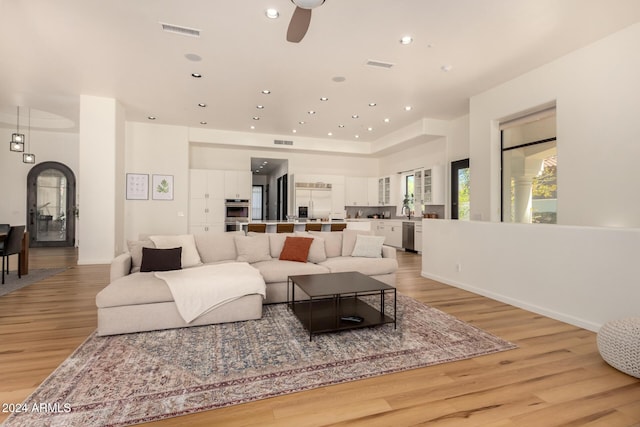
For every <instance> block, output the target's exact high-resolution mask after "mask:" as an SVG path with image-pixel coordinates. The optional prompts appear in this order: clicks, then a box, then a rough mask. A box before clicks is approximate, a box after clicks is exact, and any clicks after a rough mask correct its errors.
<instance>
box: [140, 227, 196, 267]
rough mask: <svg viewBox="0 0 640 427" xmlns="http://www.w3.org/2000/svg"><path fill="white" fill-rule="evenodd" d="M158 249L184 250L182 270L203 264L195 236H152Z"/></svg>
mask: <svg viewBox="0 0 640 427" xmlns="http://www.w3.org/2000/svg"><path fill="white" fill-rule="evenodd" d="M149 238H150V239H151V240H152V241H153V243H154V244H155V245H156V248H158V249H171V248H178V247H181V248H182V268H186V267H193V266H194V265H199V264H202V260H201V259H200V254H199V253H198V249H196V241H195V239H194V238H193V234H181V235H175V236H174V235H168V236H150V237H149Z"/></svg>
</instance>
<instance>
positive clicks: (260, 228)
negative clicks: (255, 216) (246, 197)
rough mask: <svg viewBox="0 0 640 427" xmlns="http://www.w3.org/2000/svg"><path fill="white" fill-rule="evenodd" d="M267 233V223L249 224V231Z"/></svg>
mask: <svg viewBox="0 0 640 427" xmlns="http://www.w3.org/2000/svg"><path fill="white" fill-rule="evenodd" d="M250 232H254V233H266V232H267V224H253V223H249V224H247V233H250Z"/></svg>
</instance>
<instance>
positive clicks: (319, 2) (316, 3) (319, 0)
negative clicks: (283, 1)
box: [291, 0, 324, 9]
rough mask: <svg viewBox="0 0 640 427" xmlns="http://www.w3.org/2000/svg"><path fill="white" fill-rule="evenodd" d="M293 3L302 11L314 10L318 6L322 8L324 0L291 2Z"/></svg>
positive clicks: (295, 0) (297, 0)
mask: <svg viewBox="0 0 640 427" xmlns="http://www.w3.org/2000/svg"><path fill="white" fill-rule="evenodd" d="M291 3H293V4H295V5H296V6H298V7H301V8H302V9H313V8H316V7H318V6H322V4H323V3H324V0H291Z"/></svg>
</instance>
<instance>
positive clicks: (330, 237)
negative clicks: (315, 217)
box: [309, 231, 342, 258]
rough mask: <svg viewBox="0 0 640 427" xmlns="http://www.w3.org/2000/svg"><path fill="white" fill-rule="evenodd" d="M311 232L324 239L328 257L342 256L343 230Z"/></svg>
mask: <svg viewBox="0 0 640 427" xmlns="http://www.w3.org/2000/svg"><path fill="white" fill-rule="evenodd" d="M309 234H311V235H312V236H317V237H322V238H323V239H324V250H325V254H326V255H327V258H333V257H336V256H342V232H337V231H309Z"/></svg>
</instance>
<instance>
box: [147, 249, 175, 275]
mask: <svg viewBox="0 0 640 427" xmlns="http://www.w3.org/2000/svg"><path fill="white" fill-rule="evenodd" d="M181 257H182V248H179V247H178V248H171V249H156V248H144V247H143V248H142V265H141V266H140V271H142V272H145V271H170V270H180V267H181V265H182V262H181Z"/></svg>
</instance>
